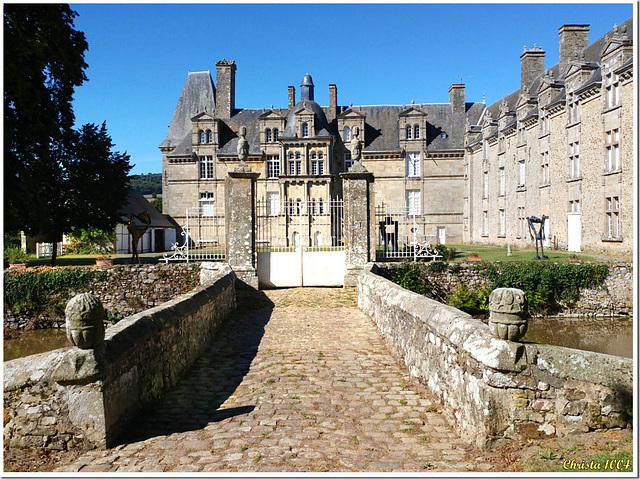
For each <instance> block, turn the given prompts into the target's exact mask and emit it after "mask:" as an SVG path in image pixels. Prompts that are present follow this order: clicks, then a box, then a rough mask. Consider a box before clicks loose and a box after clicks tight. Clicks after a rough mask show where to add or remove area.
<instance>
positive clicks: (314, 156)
mask: <svg viewBox="0 0 640 480" xmlns="http://www.w3.org/2000/svg"><path fill="white" fill-rule="evenodd" d="M316 157H317V155H316V152H311V158H312V159H313V160H315V159H316Z"/></svg>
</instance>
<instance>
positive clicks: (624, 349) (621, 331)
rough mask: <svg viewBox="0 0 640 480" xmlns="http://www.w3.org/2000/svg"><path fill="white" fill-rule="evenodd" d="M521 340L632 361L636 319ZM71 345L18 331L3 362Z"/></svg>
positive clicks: (552, 329) (533, 325)
mask: <svg viewBox="0 0 640 480" xmlns="http://www.w3.org/2000/svg"><path fill="white" fill-rule="evenodd" d="M522 340H523V341H525V342H531V343H548V344H551V345H560V346H563V347H569V348H577V349H579V350H589V351H592V352H600V353H606V354H609V355H618V356H621V357H627V358H633V319H632V318H631V317H620V318H617V317H616V318H598V319H591V318H567V317H546V318H530V319H529V328H528V330H527V334H526V335H525V336H524V338H523V339H522ZM70 345H71V344H70V343H69V341H68V340H67V335H66V331H65V329H64V328H52V329H48V330H31V331H27V332H19V333H16V334H15V336H14V337H13V338H7V339H5V340H4V361H7V360H12V359H14V358H20V357H26V356H28V355H33V354H36V353H42V352H48V351H50V350H55V349H57V348H62V347H68V346H70Z"/></svg>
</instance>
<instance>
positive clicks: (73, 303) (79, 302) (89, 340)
mask: <svg viewBox="0 0 640 480" xmlns="http://www.w3.org/2000/svg"><path fill="white" fill-rule="evenodd" d="M64 313H65V318H66V329H67V338H68V339H69V341H70V342H71V343H72V344H73V345H75V346H76V347H78V348H83V349H89V348H95V347H97V346H98V345H100V343H102V340H104V317H105V314H104V308H103V307H102V303H100V299H98V297H96V296H95V295H93V294H91V293H80V294H78V295H76V296H75V297H73V298H72V299H71V300H69V302H68V303H67V308H66V309H65V311H64Z"/></svg>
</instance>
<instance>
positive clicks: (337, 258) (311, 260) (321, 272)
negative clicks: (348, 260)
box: [302, 249, 345, 287]
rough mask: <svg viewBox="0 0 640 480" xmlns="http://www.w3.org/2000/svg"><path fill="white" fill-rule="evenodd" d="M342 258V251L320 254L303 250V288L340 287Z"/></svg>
mask: <svg viewBox="0 0 640 480" xmlns="http://www.w3.org/2000/svg"><path fill="white" fill-rule="evenodd" d="M344 256H345V254H344V250H334V251H329V252H321V251H307V249H303V253H302V272H303V277H302V278H303V286H304V287H320V286H323V287H332V286H342V285H343V283H344V274H345V265H344V261H345V258H344Z"/></svg>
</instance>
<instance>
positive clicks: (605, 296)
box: [376, 262, 633, 317]
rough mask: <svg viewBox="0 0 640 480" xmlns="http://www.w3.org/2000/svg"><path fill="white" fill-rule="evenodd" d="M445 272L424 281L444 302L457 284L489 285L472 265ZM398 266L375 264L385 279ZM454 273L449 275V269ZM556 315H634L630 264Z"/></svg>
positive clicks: (616, 267) (613, 267) (614, 267)
mask: <svg viewBox="0 0 640 480" xmlns="http://www.w3.org/2000/svg"><path fill="white" fill-rule="evenodd" d="M444 263H445V265H446V266H447V268H446V270H445V271H442V272H428V273H427V279H428V280H429V281H430V282H431V283H432V284H433V285H434V286H436V292H434V293H435V294H436V295H438V296H439V297H441V298H443V299H444V297H445V296H446V295H447V294H448V293H450V292H451V291H453V290H455V289H456V288H457V287H458V286H459V285H460V284H463V283H464V284H467V285H468V286H469V287H470V288H472V289H473V288H479V287H484V286H489V285H490V284H491V282H490V281H489V279H487V278H486V277H485V276H484V275H483V273H482V272H481V271H480V270H479V269H478V266H477V265H476V264H474V263H447V262H444ZM400 265H401V263H399V262H388V263H377V264H376V266H377V267H378V269H379V273H380V274H381V275H383V276H385V277H387V278H388V276H389V275H390V274H391V272H392V271H393V270H395V269H397V268H399V267H400ZM452 266H453V267H454V271H451V267H452ZM557 315H565V316H598V317H606V316H631V315H633V264H631V263H612V264H609V274H608V275H607V279H606V280H605V282H604V284H603V285H600V286H599V287H596V288H583V289H581V290H580V300H578V301H577V302H576V303H575V304H574V305H572V306H563V310H562V311H560V312H558V313H557Z"/></svg>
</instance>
